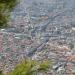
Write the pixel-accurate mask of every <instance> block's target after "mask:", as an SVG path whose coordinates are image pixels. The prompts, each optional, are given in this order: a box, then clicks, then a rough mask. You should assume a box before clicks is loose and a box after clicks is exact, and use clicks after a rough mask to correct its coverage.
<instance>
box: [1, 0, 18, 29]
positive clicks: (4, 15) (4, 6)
mask: <svg viewBox="0 0 75 75" xmlns="http://www.w3.org/2000/svg"><path fill="white" fill-rule="evenodd" d="M16 4H17V0H0V28H2V27H6V26H7V22H8V21H9V16H10V12H11V11H12V10H13V8H14V7H15V6H16Z"/></svg>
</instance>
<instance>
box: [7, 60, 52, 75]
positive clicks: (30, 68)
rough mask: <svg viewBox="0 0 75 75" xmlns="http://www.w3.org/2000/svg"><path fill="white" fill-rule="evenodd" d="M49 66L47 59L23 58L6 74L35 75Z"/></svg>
mask: <svg viewBox="0 0 75 75" xmlns="http://www.w3.org/2000/svg"><path fill="white" fill-rule="evenodd" d="M50 67H51V62H49V61H42V62H37V61H35V60H24V61H22V62H21V63H19V64H18V65H17V66H16V67H15V69H14V70H13V71H11V72H9V73H8V74H7V75H36V73H38V72H45V71H46V70H47V69H48V68H50Z"/></svg>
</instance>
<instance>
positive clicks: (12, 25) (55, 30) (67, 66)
mask: <svg viewBox="0 0 75 75" xmlns="http://www.w3.org/2000/svg"><path fill="white" fill-rule="evenodd" d="M11 14H12V16H11V21H10V22H9V27H7V28H5V29H0V69H5V70H6V71H9V70H12V69H13V67H14V65H15V64H16V63H18V62H19V61H20V60H21V59H22V58H26V57H27V58H30V59H32V60H34V59H36V60H38V61H41V60H46V59H49V60H52V61H53V68H52V70H50V71H48V72H47V74H45V75H74V74H75V0H31V1H30V0H21V1H20V3H19V4H18V5H17V6H16V8H15V9H14V10H13V11H12V12H11ZM4 64H6V67H5V68H3V66H4ZM40 75H41V74H40Z"/></svg>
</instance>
